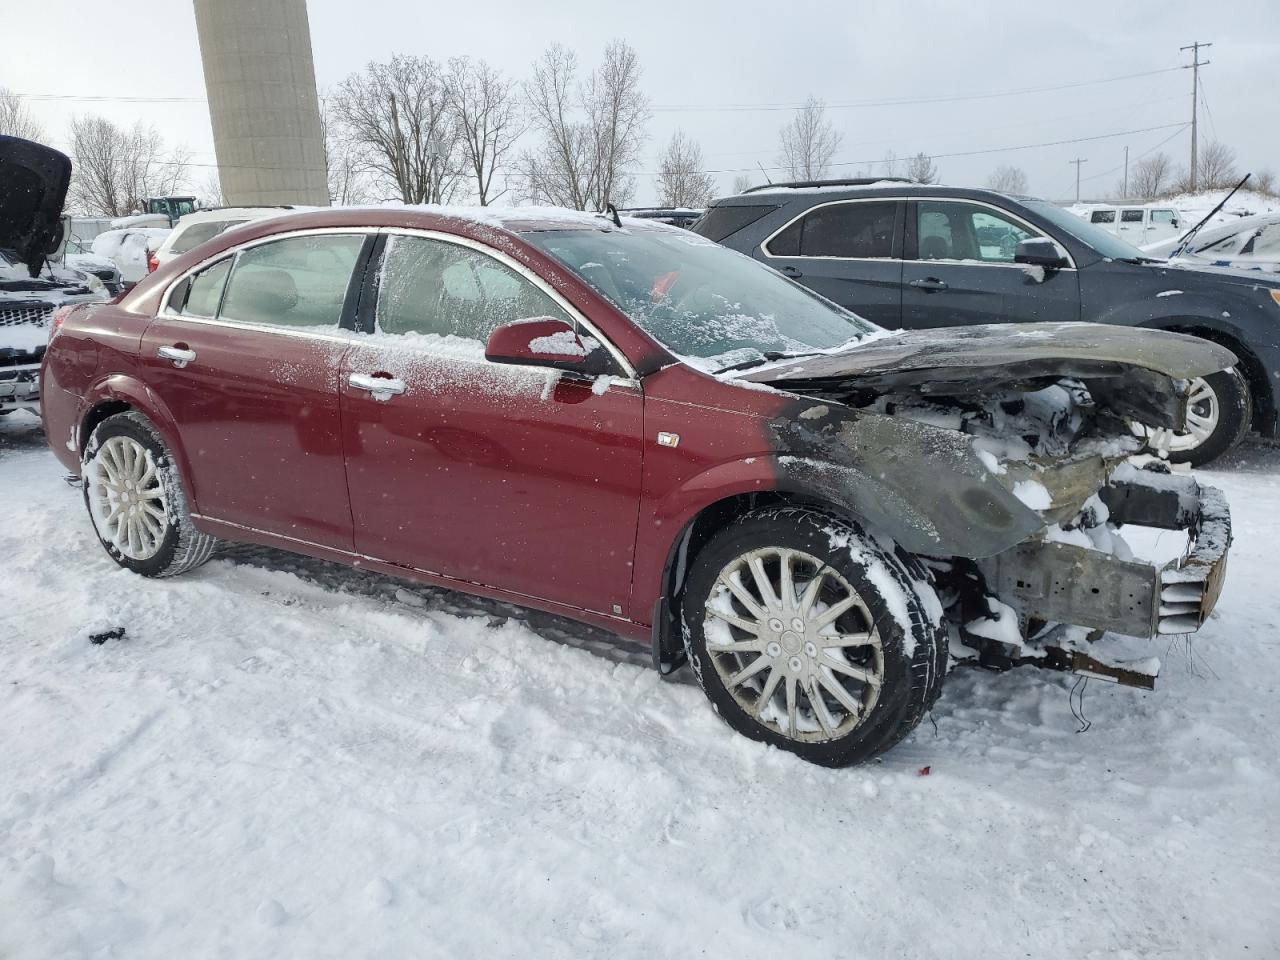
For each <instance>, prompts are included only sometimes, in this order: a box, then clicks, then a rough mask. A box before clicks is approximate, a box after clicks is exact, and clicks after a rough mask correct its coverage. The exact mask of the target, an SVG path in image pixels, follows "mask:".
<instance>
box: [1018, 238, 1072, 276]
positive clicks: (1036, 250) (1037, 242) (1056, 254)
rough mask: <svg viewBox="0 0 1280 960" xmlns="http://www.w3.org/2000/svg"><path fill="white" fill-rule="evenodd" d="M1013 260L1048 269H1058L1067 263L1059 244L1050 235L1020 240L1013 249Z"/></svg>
mask: <svg viewBox="0 0 1280 960" xmlns="http://www.w3.org/2000/svg"><path fill="white" fill-rule="evenodd" d="M1013 262H1014V263H1025V264H1029V265H1030V266H1034V267H1044V268H1045V269H1046V270H1057V269H1058V268H1060V267H1065V266H1066V265H1067V258H1066V257H1064V256H1063V255H1062V251H1061V250H1059V249H1058V245H1057V244H1056V243H1054V242H1053V241H1052V240H1050V239H1049V238H1048V237H1030V238H1028V239H1026V240H1023V241H1021V242H1019V244H1018V245H1017V246H1016V247H1015V248H1014V250H1013Z"/></svg>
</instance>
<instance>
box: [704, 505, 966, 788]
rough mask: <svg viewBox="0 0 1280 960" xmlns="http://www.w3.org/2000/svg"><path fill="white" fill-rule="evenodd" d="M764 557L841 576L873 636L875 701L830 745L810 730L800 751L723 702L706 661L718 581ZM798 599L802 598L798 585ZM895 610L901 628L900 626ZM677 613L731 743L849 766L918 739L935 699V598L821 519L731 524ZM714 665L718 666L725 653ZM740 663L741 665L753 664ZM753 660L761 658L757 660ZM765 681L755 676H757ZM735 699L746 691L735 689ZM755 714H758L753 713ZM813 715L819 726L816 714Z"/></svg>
mask: <svg viewBox="0 0 1280 960" xmlns="http://www.w3.org/2000/svg"><path fill="white" fill-rule="evenodd" d="M768 548H776V549H780V550H787V551H798V552H799V553H800V554H802V555H805V556H807V557H811V558H813V559H814V560H815V561H817V562H820V563H821V564H823V565H824V569H829V570H830V571H832V572H834V573H836V574H838V575H839V576H840V577H841V578H843V581H844V582H845V584H846V585H847V586H848V587H851V588H852V589H853V590H854V591H856V593H857V595H858V596H859V597H860V598H861V601H862V603H863V607H862V609H865V611H866V612H865V614H862V613H859V614H858V615H859V616H860V617H863V618H865V619H869V620H870V621H871V626H870V627H867V628H866V629H872V628H874V630H875V631H876V632H878V636H879V641H880V655H881V660H882V669H883V673H882V675H881V676H882V682H881V685H880V686H879V695H878V697H877V698H876V699H875V700H874V702H873V704H872V705H871V706H870V707H869V708H868V709H867V710H866V712H865V713H863V714H861V720H860V721H857V722H856V725H855V726H853V727H852V729H851V730H848V731H847V732H845V733H843V734H841V735H839V736H835V737H827V732H826V731H822V732H818V733H814V732H812V730H811V731H810V732H809V734H808V735H809V736H817V737H819V738H821V739H816V740H814V739H810V740H804V741H802V740H799V739H793V738H792V737H790V736H788V735H787V733H786V732H784V731H783V729H782V723H781V720H778V721H776V722H769V721H766V720H762V719H759V718H757V716H755V715H754V714H753V713H751V712H748V710H747V709H746V707H744V705H743V704H742V703H740V702H739V700H738V699H737V698H735V696H734V695H733V693H732V692H730V689H729V687H728V685H727V683H726V680H725V678H724V677H722V676H721V673H720V670H719V669H717V666H716V664H715V662H713V660H712V652H711V651H710V650H709V649H708V644H707V637H706V633H705V629H704V627H705V623H706V620H707V617H708V614H707V612H706V611H707V605H708V603H709V602H710V601H711V600H712V597H713V590H715V589H717V582H718V578H719V576H720V574H721V572H722V571H723V570H725V569H726V567H727V566H729V565H731V564H733V563H735V562H738V560H739V558H741V557H743V556H744V555H748V554H750V553H751V552H752V551H755V550H761V549H768ZM796 590H797V593H800V592H802V590H801V588H800V586H799V584H798V582H797V587H796ZM758 595H759V591H758V590H757V591H756V596H757V597H758ZM720 602H723V601H720ZM895 608H896V609H897V610H898V611H899V613H900V614H901V615H903V616H904V617H905V620H906V621H907V622H905V623H904V622H900V621H899V618H898V617H897V616H895V615H894V612H893V611H894V609H895ZM680 612H681V619H682V627H683V635H684V642H685V650H686V652H687V654H688V657H689V663H690V664H691V665H692V667H693V670H694V673H695V675H696V676H697V677H698V681H699V683H700V684H701V685H702V689H703V691H704V692H705V693H706V695H707V697H708V699H709V700H710V701H711V703H712V706H713V707H714V708H715V710H716V712H717V713H719V714H720V717H721V718H722V719H723V720H724V721H725V722H726V723H728V724H729V726H730V727H732V728H733V729H734V730H736V731H737V732H738V733H741V734H743V735H745V736H748V737H750V738H751V739H753V740H758V741H761V742H763V743H769V744H772V745H774V746H776V747H779V748H780V749H783V750H787V751H789V752H791V753H795V754H797V755H798V756H800V757H802V758H803V759H805V760H808V761H810V762H812V763H816V764H820V765H822V766H828V767H842V766H848V765H850V764H854V763H859V762H862V761H865V760H868V759H870V758H872V757H875V756H876V755H878V754H880V753H883V752H884V751H885V750H888V749H889V748H890V747H892V746H894V745H895V744H897V743H898V742H899V741H901V740H902V739H903V738H904V737H906V736H907V734H909V733H910V732H911V731H912V730H913V729H915V727H916V725H917V724H918V723H919V722H920V721H921V720H922V719H923V718H924V716H925V714H926V713H927V712H928V711H929V709H930V708H931V707H932V706H933V703H934V701H935V700H936V699H937V697H938V695H939V693H940V692H941V690H942V680H943V674H944V672H945V667H946V657H947V647H946V636H945V631H944V628H943V627H942V624H941V606H940V605H939V604H938V601H937V597H936V596H935V595H934V593H933V588H932V587H931V586H930V585H929V584H927V583H925V582H923V581H922V580H920V579H918V578H917V577H914V576H912V575H911V573H909V572H908V570H907V568H906V566H905V565H904V564H903V562H902V561H901V560H900V559H899V558H898V557H897V556H895V555H894V554H893V553H892V552H889V551H887V550H885V549H883V548H882V547H881V546H880V545H879V544H877V543H876V542H875V541H874V540H873V539H872V538H870V537H868V536H866V535H865V534H864V533H863V532H862V531H861V530H860V529H858V528H857V527H856V526H855V525H854V524H852V523H850V522H849V521H847V520H843V519H839V518H837V517H834V516H832V515H830V514H827V513H823V512H820V511H818V510H814V509H810V508H806V507H794V506H780V507H770V508H767V509H764V510H759V511H755V512H753V513H750V514H747V515H746V516H743V517H741V518H739V519H738V520H736V521H734V522H733V523H731V524H729V525H728V526H727V527H726V528H725V529H724V530H722V531H721V532H720V533H719V534H717V535H716V536H715V537H714V538H713V539H712V540H711V541H710V542H709V543H708V544H707V545H706V547H704V548H703V549H702V550H701V551H700V552H699V554H698V556H697V558H696V560H695V561H694V563H693V566H692V568H691V571H690V574H689V579H688V582H687V584H686V587H685V590H684V591H683V594H682V596H681V601H680ZM711 619H712V620H713V621H714V620H715V619H716V618H715V617H714V616H713V617H712V618H711ZM738 635H739V636H740V635H741V634H738ZM908 641H910V642H908ZM720 642H721V643H723V640H722V641H720ZM775 646H776V644H775ZM908 651H910V653H908ZM718 655H719V656H721V657H722V658H723V657H724V656H725V654H724V653H723V651H718ZM746 656H747V655H743V657H744V659H742V660H739V661H738V663H740V664H745V665H749V664H751V663H753V662H754V661H752V660H746V659H745V657H746ZM760 656H761V658H762V659H763V658H764V654H760ZM770 669H772V668H770ZM764 675H765V674H764V671H763V670H761V672H760V676H764ZM771 675H772V674H770V676H771ZM751 682H752V683H753V684H755V683H756V681H754V680H753V681H751ZM758 685H759V686H760V687H763V688H766V689H767V686H768V685H767V684H765V683H759V684H758ZM740 689H746V688H745V686H742V685H740ZM774 689H775V691H776V690H778V689H781V686H779V687H775V688H774ZM815 689H816V685H815ZM752 692H755V693H757V694H758V695H759V698H760V699H758V700H757V704H759V703H764V702H765V700H764V690H758V691H752ZM774 696H775V697H777V696H779V694H777V693H776V692H775V694H774ZM830 702H831V703H834V702H835V701H834V700H832V701H830ZM756 709H757V712H760V710H759V707H758V706H757V708H756ZM766 709H772V708H766ZM810 709H811V712H812V714H813V716H815V717H816V711H812V707H811V708H810ZM850 716H852V714H850ZM797 727H799V724H797Z"/></svg>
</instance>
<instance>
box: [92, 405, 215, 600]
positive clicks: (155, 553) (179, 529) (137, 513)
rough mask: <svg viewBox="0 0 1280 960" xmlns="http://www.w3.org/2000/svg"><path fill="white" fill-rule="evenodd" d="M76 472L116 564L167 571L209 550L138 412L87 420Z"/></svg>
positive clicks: (182, 568) (179, 569)
mask: <svg viewBox="0 0 1280 960" xmlns="http://www.w3.org/2000/svg"><path fill="white" fill-rule="evenodd" d="M81 477H82V478H83V481H82V482H83V487H84V502H85V506H86V507H87V508H88V510H89V518H90V519H91V520H92V521H93V529H94V531H95V532H96V533H97V535H98V540H99V541H100V542H101V543H102V546H103V548H104V549H105V550H106V551H107V553H108V554H109V555H110V557H111V559H113V560H114V561H115V562H116V563H118V564H120V566H122V567H124V568H126V569H128V570H132V571H133V572H134V573H139V574H142V575H143V576H146V577H169V576H174V575H176V574H179V573H184V572H186V571H187V570H190V569H191V568H193V567H197V566H199V565H200V564H202V563H204V562H205V561H206V560H208V559H209V557H210V555H211V554H212V553H213V548H214V546H215V545H216V543H217V541H216V540H215V538H213V537H211V536H209V535H208V534H206V533H201V532H200V531H199V530H197V529H196V528H195V526H194V525H193V524H192V522H191V514H190V512H189V511H188V509H187V498H186V496H185V494H184V492H183V489H182V481H181V479H180V478H179V476H178V471H177V468H176V467H175V466H174V463H173V457H172V454H171V453H170V452H169V449H168V448H167V447H166V446H165V443H164V441H163V440H162V439H161V437H160V435H159V434H158V433H157V432H156V430H155V427H153V426H152V425H151V422H150V421H149V420H147V419H146V417H144V416H142V415H141V414H139V413H135V412H132V411H131V412H129V413H122V414H117V415H116V416H113V417H108V418H107V419H106V420H103V421H102V423H100V424H98V426H97V427H95V428H94V431H93V433H92V435H91V436H90V438H89V442H88V443H87V444H86V445H85V455H84V463H83V465H82V469H81Z"/></svg>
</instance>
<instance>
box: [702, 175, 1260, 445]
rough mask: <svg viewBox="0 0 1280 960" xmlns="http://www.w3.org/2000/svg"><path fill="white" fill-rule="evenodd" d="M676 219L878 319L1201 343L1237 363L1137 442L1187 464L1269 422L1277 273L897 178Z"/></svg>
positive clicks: (779, 187) (763, 198)
mask: <svg viewBox="0 0 1280 960" xmlns="http://www.w3.org/2000/svg"><path fill="white" fill-rule="evenodd" d="M692 229H693V230H694V232H695V233H699V234H701V235H703V236H704V237H707V238H708V239H711V240H715V241H717V242H719V243H723V244H725V245H726V246H728V247H731V248H733V249H735V250H738V251H740V252H742V253H745V254H748V255H749V256H752V257H755V258H756V259H758V260H762V261H764V262H765V263H768V264H770V265H771V266H773V267H775V268H776V269H777V270H779V271H780V272H781V273H783V274H784V275H786V276H788V277H791V278H792V279H794V280H797V281H799V282H800V283H802V284H804V285H805V286H807V287H810V288H811V289H813V290H815V291H817V292H818V293H820V294H822V295H823V296H825V297H827V298H828V299H830V300H834V301H835V302H836V303H839V304H841V305H842V306H844V307H847V308H848V309H850V310H852V311H854V312H855V313H858V314H860V315H862V316H863V317H866V318H867V319H868V320H872V321H874V322H875V323H877V324H879V325H881V326H883V327H888V328H889V329H896V328H898V327H907V328H911V329H918V328H922V327H945V326H955V325H957V324H972V323H991V322H997V321H1010V322H1026V321H1041V320H1066V321H1070V320H1086V321H1091V322H1096V323H1116V324H1124V325H1128V326H1143V327H1155V328H1159V329H1164V330H1175V331H1179V332H1183V333H1191V334H1195V335H1197V336H1200V337H1204V338H1205V339H1207V340H1213V341H1215V342H1216V343H1219V344H1221V345H1222V346H1225V347H1227V348H1228V349H1230V350H1231V351H1232V352H1233V353H1235V354H1236V356H1237V357H1238V358H1239V361H1240V363H1239V366H1238V368H1237V370H1235V371H1225V372H1223V373H1220V374H1215V375H1214V376H1212V377H1208V378H1206V379H1205V380H1203V381H1197V382H1194V383H1193V384H1192V386H1191V403H1190V410H1189V414H1188V427H1189V429H1188V431H1187V432H1186V433H1182V434H1171V433H1168V432H1167V431H1164V432H1162V433H1161V434H1160V435H1153V436H1151V437H1149V441H1150V443H1151V445H1152V446H1153V447H1154V448H1156V449H1158V450H1161V451H1164V452H1166V453H1167V454H1168V456H1169V457H1170V459H1172V460H1175V461H1184V462H1189V463H1193V464H1200V463H1205V462H1208V461H1209V460H1212V459H1213V458H1215V457H1217V456H1219V455H1221V454H1222V453H1224V452H1226V451H1227V450H1229V449H1230V448H1231V447H1233V446H1234V445H1235V444H1236V443H1237V442H1239V440H1240V439H1241V438H1242V437H1243V436H1244V434H1245V433H1247V432H1248V430H1249V428H1250V426H1252V427H1253V429H1255V430H1257V431H1259V432H1260V433H1262V434H1263V435H1265V436H1275V435H1276V430H1277V424H1276V392H1277V388H1280V279H1275V280H1270V279H1261V278H1260V277H1259V276H1258V274H1257V273H1250V274H1247V275H1245V274H1232V273H1229V272H1225V271H1221V270H1215V271H1207V270H1195V269H1188V268H1183V267H1173V266H1170V265H1169V264H1167V263H1166V262H1164V261H1161V260H1154V259H1152V258H1150V257H1147V256H1145V255H1144V254H1143V253H1142V252H1141V251H1139V250H1138V249H1136V248H1135V247H1132V246H1130V245H1129V244H1128V243H1126V242H1125V241H1123V240H1121V239H1119V238H1118V237H1116V236H1115V235H1113V234H1110V233H1107V232H1106V231H1104V230H1101V229H1099V228H1098V227H1095V226H1093V225H1092V224H1089V223H1087V222H1085V221H1084V220H1083V219H1081V218H1079V217H1077V216H1075V215H1074V214H1072V213H1069V212H1068V211H1066V210H1064V209H1062V208H1061V207H1058V206H1056V205H1055V204H1052V203H1048V202H1046V201H1044V200H1035V199H1031V198H1028V197H1014V196H1009V195H1006V194H1002V193H996V192H994V191H991V190H980V189H965V188H956V187H939V186H926V185H923V184H917V183H914V182H912V181H906V180H878V181H859V180H844V181H825V182H818V183H803V184H774V185H771V186H766V187H757V188H755V189H753V190H750V191H748V192H746V193H743V194H739V195H738V196H734V197H726V198H724V199H722V200H717V201H716V202H715V203H714V204H712V205H711V207H709V208H708V210H707V212H706V213H705V214H704V215H703V217H702V218H701V219H700V220H699V221H698V222H697V223H695V224H694V225H693V228H692Z"/></svg>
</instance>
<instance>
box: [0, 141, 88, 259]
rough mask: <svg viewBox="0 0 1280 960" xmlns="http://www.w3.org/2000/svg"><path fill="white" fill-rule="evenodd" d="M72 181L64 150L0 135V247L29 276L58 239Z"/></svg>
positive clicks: (55, 245)
mask: <svg viewBox="0 0 1280 960" xmlns="http://www.w3.org/2000/svg"><path fill="white" fill-rule="evenodd" d="M70 183H71V160H70V158H69V157H67V155H66V154H64V153H60V152H59V151H57V150H54V149H53V148H52V147H46V146H44V145H43V144H39V143H35V142H33V141H31V140H22V139H20V138H18V137H10V136H3V135H0V249H5V250H10V251H12V252H13V253H14V254H15V255H16V256H17V258H18V260H19V261H20V262H21V263H22V264H24V265H25V266H26V268H27V270H28V271H29V272H30V275H31V276H33V277H34V276H36V275H37V274H38V273H39V272H40V268H41V267H42V266H43V265H44V260H45V256H46V255H47V254H49V253H51V252H52V251H53V250H55V249H57V246H58V244H59V242H60V241H61V239H62V224H61V222H60V221H59V217H60V216H61V215H62V205H63V204H64V203H65V202H66V199H67V187H68V185H69V184H70Z"/></svg>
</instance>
